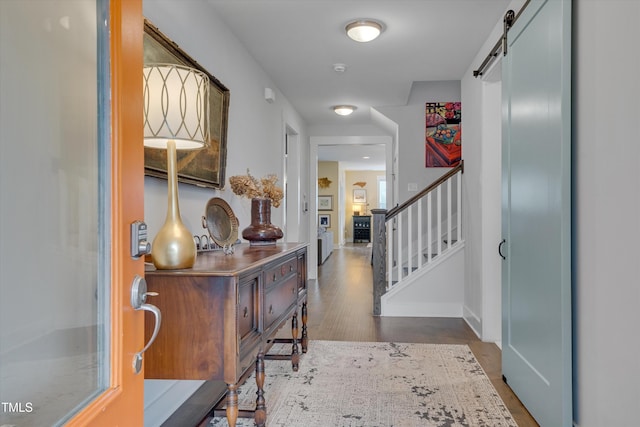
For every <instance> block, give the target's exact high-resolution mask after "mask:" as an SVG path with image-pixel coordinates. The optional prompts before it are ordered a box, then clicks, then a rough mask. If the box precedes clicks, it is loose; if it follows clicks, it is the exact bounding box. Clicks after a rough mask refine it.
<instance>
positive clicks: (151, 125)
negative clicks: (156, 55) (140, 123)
mask: <svg viewBox="0 0 640 427" xmlns="http://www.w3.org/2000/svg"><path fill="white" fill-rule="evenodd" d="M169 140H173V141H175V143H176V148H177V149H183V150H193V149H198V148H202V147H204V146H205V145H207V144H208V143H209V78H208V77H207V75H206V74H204V73H202V72H201V71H199V70H196V69H193V68H189V67H184V66H181V65H174V64H154V65H151V66H145V67H144V145H145V146H146V147H152V148H164V149H166V148H167V141H169Z"/></svg>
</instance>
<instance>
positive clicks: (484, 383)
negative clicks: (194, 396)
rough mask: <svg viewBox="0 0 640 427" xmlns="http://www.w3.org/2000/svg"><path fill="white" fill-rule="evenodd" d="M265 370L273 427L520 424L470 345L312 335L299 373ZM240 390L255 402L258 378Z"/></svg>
mask: <svg viewBox="0 0 640 427" xmlns="http://www.w3.org/2000/svg"><path fill="white" fill-rule="evenodd" d="M281 347H282V349H281ZM275 348H276V347H275V346H274V348H273V349H272V351H271V352H272V353H273V352H274V351H273V350H274V349H275ZM278 350H279V351H281V352H284V353H286V352H290V351H291V346H290V345H286V346H285V345H283V346H279V347H278ZM265 373H266V378H265V386H264V389H265V399H266V404H267V426H268V427H284V426H288V427H292V426H293V427H297V426H300V427H347V426H348V427H356V426H358V427H360V426H363V427H364V426H367V427H374V426H375V427H383V426H389V427H391V426H393V427H425V426H447V427H467V426H468V427H503V426H504V427H507V426H508V427H512V426H516V427H517V424H516V422H515V421H514V420H513V418H512V417H511V414H510V413H509V411H508V410H507V408H506V406H505V404H504V402H503V401H502V399H501V398H500V396H499V395H498V393H497V392H496V390H495V388H494V387H493V385H492V384H491V382H490V381H489V378H488V377H487V376H486V374H485V373H484V371H483V369H482V367H481V366H480V364H479V363H478V361H477V360H476V358H475V357H474V356H473V353H472V352H471V350H470V349H469V347H468V346H466V345H442V344H400V343H369V342H339V341H310V343H309V350H308V352H307V353H306V354H304V355H302V357H301V360H300V370H299V371H298V372H293V371H292V370H291V363H290V362H288V361H276V360H267V361H265ZM240 393H241V394H240V395H239V401H240V408H253V407H254V403H255V398H256V394H255V393H256V385H255V377H254V376H252V377H251V378H249V379H248V380H247V382H246V383H245V384H244V385H243V386H242V387H241V388H240ZM211 425H212V426H216V427H220V426H227V425H228V424H227V421H226V419H225V418H214V419H213V420H212V421H211ZM237 425H238V426H243V427H245V426H253V425H254V423H253V420H252V419H238V423H237Z"/></svg>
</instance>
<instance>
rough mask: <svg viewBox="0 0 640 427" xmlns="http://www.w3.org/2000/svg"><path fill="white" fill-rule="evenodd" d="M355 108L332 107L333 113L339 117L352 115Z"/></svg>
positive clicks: (351, 106) (348, 106)
mask: <svg viewBox="0 0 640 427" xmlns="http://www.w3.org/2000/svg"><path fill="white" fill-rule="evenodd" d="M356 109H357V107H355V106H353V105H336V106H334V107H333V111H335V113H336V114H338V115H340V116H348V115H349V114H351V113H353V112H354V111H355V110H356Z"/></svg>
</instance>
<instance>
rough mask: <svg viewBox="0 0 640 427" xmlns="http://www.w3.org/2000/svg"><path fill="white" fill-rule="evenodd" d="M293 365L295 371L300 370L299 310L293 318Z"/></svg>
mask: <svg viewBox="0 0 640 427" xmlns="http://www.w3.org/2000/svg"><path fill="white" fill-rule="evenodd" d="M291 338H292V341H291V342H292V345H291V367H292V368H293V370H294V372H298V366H299V365H300V353H299V351H298V312H297V311H296V312H295V313H293V317H292V318H291Z"/></svg>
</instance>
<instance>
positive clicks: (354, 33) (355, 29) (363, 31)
mask: <svg viewBox="0 0 640 427" xmlns="http://www.w3.org/2000/svg"><path fill="white" fill-rule="evenodd" d="M345 30H346V31H347V35H348V36H349V38H351V39H352V40H355V41H357V42H361V43H364V42H370V41H371V40H373V39H375V38H376V37H378V36H379V35H380V33H381V32H382V24H381V23H380V22H378V21H374V20H373V19H359V20H357V21H353V22H350V23H349V24H347V26H346V28H345Z"/></svg>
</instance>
